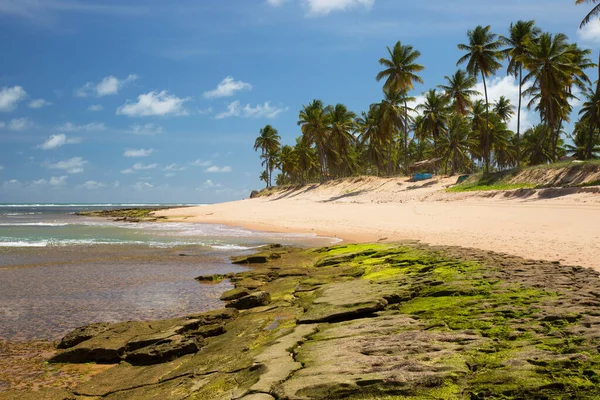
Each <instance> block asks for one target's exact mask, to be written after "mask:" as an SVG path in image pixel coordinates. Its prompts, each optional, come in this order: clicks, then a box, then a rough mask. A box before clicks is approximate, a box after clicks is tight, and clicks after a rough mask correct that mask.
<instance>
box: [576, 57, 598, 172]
mask: <svg viewBox="0 0 600 400" xmlns="http://www.w3.org/2000/svg"><path fill="white" fill-rule="evenodd" d="M598 67H599V71H600V63H599V65H598ZM585 96H586V97H587V101H586V102H585V103H583V107H581V110H580V111H579V115H581V120H580V123H582V124H584V125H585V127H586V128H587V139H586V141H585V142H586V143H587V144H586V151H585V156H584V157H583V158H582V159H584V160H589V159H591V158H594V155H593V153H594V150H593V149H594V146H595V144H594V143H597V142H598V140H599V138H600V136H599V135H600V79H599V80H598V81H597V82H596V87H595V88H593V89H592V88H590V89H588V90H587V91H586V94H585ZM578 135H580V132H579V131H578Z"/></svg>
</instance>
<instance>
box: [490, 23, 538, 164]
mask: <svg viewBox="0 0 600 400" xmlns="http://www.w3.org/2000/svg"><path fill="white" fill-rule="evenodd" d="M541 33H542V30H541V29H540V28H538V27H536V26H535V21H517V22H516V23H514V24H513V23H511V24H510V28H509V31H508V36H500V39H501V40H503V41H504V43H505V44H506V45H507V46H508V47H507V48H506V49H505V50H504V54H505V55H506V56H507V57H508V67H507V69H506V73H507V74H508V75H512V76H514V77H515V78H516V79H518V80H519V104H518V106H517V165H520V163H521V148H520V147H521V146H520V142H521V101H522V98H523V63H522V62H521V61H519V60H520V59H521V57H522V56H523V55H525V54H527V52H528V51H529V48H530V46H531V42H532V41H535V40H536V39H537V38H538V37H539V35H540V34H541Z"/></svg>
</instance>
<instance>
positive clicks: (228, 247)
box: [210, 244, 262, 251]
mask: <svg viewBox="0 0 600 400" xmlns="http://www.w3.org/2000/svg"><path fill="white" fill-rule="evenodd" d="M210 247H212V248H213V249H215V250H224V251H230V250H242V251H243V250H252V249H258V248H259V247H262V246H240V245H237V244H213V245H211V246H210Z"/></svg>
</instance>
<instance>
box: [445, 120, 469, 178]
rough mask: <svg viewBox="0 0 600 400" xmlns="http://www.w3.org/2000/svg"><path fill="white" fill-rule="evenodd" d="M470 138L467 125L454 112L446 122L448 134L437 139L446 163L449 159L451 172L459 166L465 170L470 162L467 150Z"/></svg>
mask: <svg viewBox="0 0 600 400" xmlns="http://www.w3.org/2000/svg"><path fill="white" fill-rule="evenodd" d="M470 149H471V139H470V138H469V125H468V123H467V121H466V119H465V118H464V117H463V116H461V115H460V114H454V115H453V116H452V118H450V121H449V123H448V134H447V135H443V136H442V137H441V139H440V141H439V152H440V155H441V156H442V158H443V160H444V164H445V165H448V162H449V161H450V164H451V172H450V175H454V174H455V173H456V171H457V170H458V169H459V168H462V169H463V170H466V169H467V168H468V167H469V165H470V164H471V158H470V157H469V150H470Z"/></svg>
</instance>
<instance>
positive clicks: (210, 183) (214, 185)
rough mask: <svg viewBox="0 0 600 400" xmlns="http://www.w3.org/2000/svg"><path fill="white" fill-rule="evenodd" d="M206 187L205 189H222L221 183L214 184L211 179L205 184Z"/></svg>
mask: <svg viewBox="0 0 600 400" xmlns="http://www.w3.org/2000/svg"><path fill="white" fill-rule="evenodd" d="M204 187H205V188H220V187H221V184H220V183H214V182H213V181H211V180H210V179H208V180H206V181H205V182H204Z"/></svg>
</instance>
